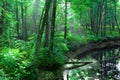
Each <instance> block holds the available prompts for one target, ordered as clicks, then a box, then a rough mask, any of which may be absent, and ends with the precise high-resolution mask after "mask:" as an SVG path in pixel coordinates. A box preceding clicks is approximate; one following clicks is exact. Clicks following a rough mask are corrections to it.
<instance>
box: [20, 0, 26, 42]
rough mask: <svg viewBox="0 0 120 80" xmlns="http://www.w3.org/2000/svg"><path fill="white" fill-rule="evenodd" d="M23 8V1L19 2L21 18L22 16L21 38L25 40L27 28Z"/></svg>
mask: <svg viewBox="0 0 120 80" xmlns="http://www.w3.org/2000/svg"><path fill="white" fill-rule="evenodd" d="M25 15H26V14H25V7H24V5H23V0H21V16H22V38H23V40H27V28H26V24H25Z"/></svg>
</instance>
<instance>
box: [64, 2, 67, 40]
mask: <svg viewBox="0 0 120 80" xmlns="http://www.w3.org/2000/svg"><path fill="white" fill-rule="evenodd" d="M66 37H67V0H65V29H64V39H66Z"/></svg>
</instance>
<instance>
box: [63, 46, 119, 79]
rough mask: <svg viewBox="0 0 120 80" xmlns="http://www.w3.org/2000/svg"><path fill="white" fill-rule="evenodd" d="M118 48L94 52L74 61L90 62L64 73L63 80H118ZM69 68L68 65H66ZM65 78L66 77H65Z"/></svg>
mask: <svg viewBox="0 0 120 80" xmlns="http://www.w3.org/2000/svg"><path fill="white" fill-rule="evenodd" d="M119 57H120V48H115V49H110V50H103V51H95V52H92V54H90V55H87V56H85V57H84V58H82V59H79V60H76V59H75V60H76V61H92V63H90V64H87V65H85V66H82V67H78V68H75V69H72V70H67V71H65V72H64V80H67V78H66V77H68V80H120V58H119ZM68 66H70V65H68ZM65 76H66V77H65Z"/></svg>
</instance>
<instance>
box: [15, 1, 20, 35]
mask: <svg viewBox="0 0 120 80" xmlns="http://www.w3.org/2000/svg"><path fill="white" fill-rule="evenodd" d="M18 13H19V12H18V4H17V0H16V31H17V37H19V36H20V35H19V14H18Z"/></svg>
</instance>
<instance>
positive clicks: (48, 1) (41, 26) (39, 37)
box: [34, 0, 52, 60]
mask: <svg viewBox="0 0 120 80" xmlns="http://www.w3.org/2000/svg"><path fill="white" fill-rule="evenodd" d="M51 2H52V0H46V3H45V13H44V15H43V17H41V20H40V23H39V29H38V35H37V42H36V47H35V53H34V57H35V60H36V59H37V58H38V53H39V52H40V48H41V41H42V36H43V32H44V29H45V27H44V26H45V23H46V18H47V16H48V12H49V8H50V4H51ZM42 19H43V20H42Z"/></svg>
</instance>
